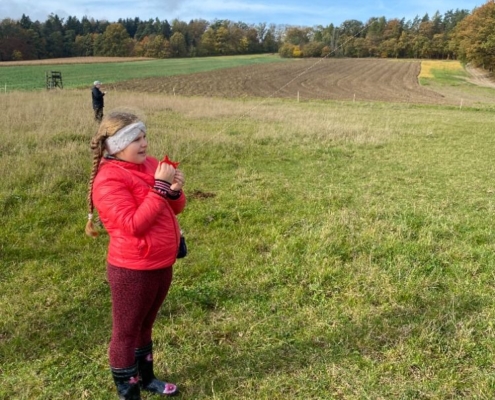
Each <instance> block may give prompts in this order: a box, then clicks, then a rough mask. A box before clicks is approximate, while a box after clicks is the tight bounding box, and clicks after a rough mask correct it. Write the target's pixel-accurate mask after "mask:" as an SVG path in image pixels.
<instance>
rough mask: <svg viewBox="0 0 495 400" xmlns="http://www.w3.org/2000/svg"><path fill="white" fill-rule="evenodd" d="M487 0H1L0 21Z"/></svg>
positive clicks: (399, 13)
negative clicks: (50, 17)
mask: <svg viewBox="0 0 495 400" xmlns="http://www.w3.org/2000/svg"><path fill="white" fill-rule="evenodd" d="M485 2H486V0H475V1H467V0H463V1H458V0H445V1H444V0H376V1H375V0H366V1H365V0H347V1H345V0H343V1H342V0H333V1H331V0H330V1H329V0H309V1H301V0H68V1H60V0H2V1H1V2H0V20H2V19H4V18H12V19H15V20H17V19H19V18H20V17H21V16H22V14H26V15H27V16H29V17H30V18H31V20H33V21H35V20H39V21H45V20H46V19H47V17H48V15H50V14H51V13H53V14H57V15H58V16H59V17H60V18H66V17H68V16H76V17H78V18H79V19H80V18H82V17H83V16H87V17H89V18H94V19H98V20H107V21H110V22H114V21H117V20H118V19H119V18H134V17H139V18H140V19H142V20H147V19H150V18H153V19H154V18H159V19H160V20H162V21H163V20H165V19H166V20H168V21H169V22H170V21H172V20H173V19H175V18H177V19H179V20H181V21H185V22H189V20H191V19H204V20H207V21H214V20H215V19H228V20H231V21H234V22H238V21H241V22H245V23H247V24H258V23H267V24H272V23H273V24H277V25H282V24H284V25H295V26H315V25H324V26H327V25H329V24H331V23H332V24H334V25H340V24H341V23H342V22H343V21H345V20H349V19H356V20H358V21H361V22H363V23H365V22H367V21H368V19H369V18H371V17H382V16H384V17H386V18H387V19H392V18H399V19H401V18H405V19H406V20H409V19H413V18H414V17H415V16H416V15H419V16H420V17H422V16H424V15H425V14H426V13H428V15H430V16H432V15H433V14H434V13H435V12H436V11H439V12H440V14H442V15H443V14H444V13H445V12H446V11H449V10H456V9H463V10H469V11H472V10H473V9H474V8H475V7H479V6H481V5H483V4H485Z"/></svg>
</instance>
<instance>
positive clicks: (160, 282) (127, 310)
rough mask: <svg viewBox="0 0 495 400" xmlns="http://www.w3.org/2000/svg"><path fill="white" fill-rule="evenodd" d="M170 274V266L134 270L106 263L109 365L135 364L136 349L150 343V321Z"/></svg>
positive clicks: (153, 316)
mask: <svg viewBox="0 0 495 400" xmlns="http://www.w3.org/2000/svg"><path fill="white" fill-rule="evenodd" d="M172 275H173V269H172V267H168V268H163V269H157V270H152V271H135V270H131V269H126V268H120V267H115V266H113V265H110V264H108V265H107V277H108V282H109V283H110V291H111V294H112V339H111V341H110V348H109V351H108V355H109V358H110V366H111V367H113V368H127V367H129V366H132V365H134V363H135V356H134V351H135V350H136V348H140V347H144V346H146V345H148V344H149V343H150V342H151V332H152V329H153V324H154V322H155V319H156V316H157V314H158V310H159V309H160V306H161V305H162V303H163V301H164V300H165V297H166V296H167V293H168V289H169V288H170V284H171V282H172Z"/></svg>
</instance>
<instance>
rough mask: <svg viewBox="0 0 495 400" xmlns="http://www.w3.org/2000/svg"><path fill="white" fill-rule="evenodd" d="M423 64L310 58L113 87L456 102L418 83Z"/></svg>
mask: <svg viewBox="0 0 495 400" xmlns="http://www.w3.org/2000/svg"><path fill="white" fill-rule="evenodd" d="M420 68H421V62H420V61H396V60H384V59H319V60H314V59H308V60H297V61H295V62H286V63H273V64H262V65H252V66H246V67H237V68H230V69H222V70H216V71H211V72H202V73H196V74H189V75H176V76H171V77H161V78H146V79H137V80H132V81H127V82H121V83H117V84H114V85H111V86H113V87H114V88H115V89H118V90H132V91H142V92H151V93H167V94H176V95H183V96H202V97H209V96H210V97H228V98H239V97H261V98H270V97H276V98H291V99H297V98H299V99H300V100H301V101H303V100H308V99H322V100H347V101H348V100H351V101H352V100H356V101H385V102H407V103H420V104H421V103H422V104H457V103H458V99H452V98H448V97H446V96H444V95H442V94H440V93H437V92H435V91H433V90H430V89H428V88H425V87H422V86H420V85H419V83H418V75H419V72H420ZM109 86H110V85H109Z"/></svg>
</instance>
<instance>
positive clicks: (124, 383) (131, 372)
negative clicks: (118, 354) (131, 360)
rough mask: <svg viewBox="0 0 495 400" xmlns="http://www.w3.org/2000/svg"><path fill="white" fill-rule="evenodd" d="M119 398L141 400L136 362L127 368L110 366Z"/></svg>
mask: <svg viewBox="0 0 495 400" xmlns="http://www.w3.org/2000/svg"><path fill="white" fill-rule="evenodd" d="M111 371H112V376H113V380H114V382H115V386H117V393H118V394H119V400H141V390H140V387H139V378H138V368H137V364H135V365H133V366H132V367H129V368H111Z"/></svg>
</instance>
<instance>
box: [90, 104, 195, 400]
mask: <svg viewBox="0 0 495 400" xmlns="http://www.w3.org/2000/svg"><path fill="white" fill-rule="evenodd" d="M147 149H148V142H147V139H146V127H145V125H144V124H143V122H141V121H139V119H138V117H137V116H136V115H133V114H129V113H122V112H114V113H112V114H110V115H109V116H107V117H105V118H104V119H103V121H102V123H101V124H100V127H99V129H98V132H97V134H96V136H94V138H93V139H92V141H91V150H92V151H93V170H92V173H91V179H90V182H89V194H88V206H89V215H88V223H87V225H86V233H87V234H88V235H89V236H93V237H95V236H97V232H96V230H95V227H94V225H93V222H92V219H93V209H94V208H96V209H97V211H98V214H99V218H100V220H101V222H102V224H103V226H104V227H105V229H106V230H107V231H108V234H109V236H110V243H109V247H108V255H107V276H108V281H109V283H110V291H111V297H112V337H111V341H110V346H109V359H110V368H111V372H112V375H113V379H114V382H115V385H116V386H117V392H118V394H119V399H121V400H124V399H126V400H127V399H132V400H139V399H140V398H141V397H140V391H141V390H146V391H148V392H152V393H158V394H161V395H165V396H171V395H175V394H177V393H178V388H177V387H176V386H175V385H174V384H172V383H166V382H162V381H160V380H158V379H157V378H156V377H155V375H154V373H153V348H152V347H153V345H152V339H151V332H152V328H153V323H154V321H155V318H156V315H157V313H158V310H159V308H160V306H161V304H162V303H163V301H164V299H165V297H166V295H167V292H168V289H169V287H170V283H171V281H172V266H173V264H174V263H175V260H176V256H177V251H178V247H179V240H180V229H179V225H178V222H177V218H176V215H177V214H179V213H180V212H181V211H182V210H183V209H184V207H185V203H186V198H185V196H184V193H183V192H182V187H183V185H184V174H183V173H182V172H181V171H180V170H178V169H177V170H176V169H175V168H174V166H172V165H169V164H167V163H165V162H158V161H157V160H156V159H155V158H153V157H150V156H148V155H147Z"/></svg>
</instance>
